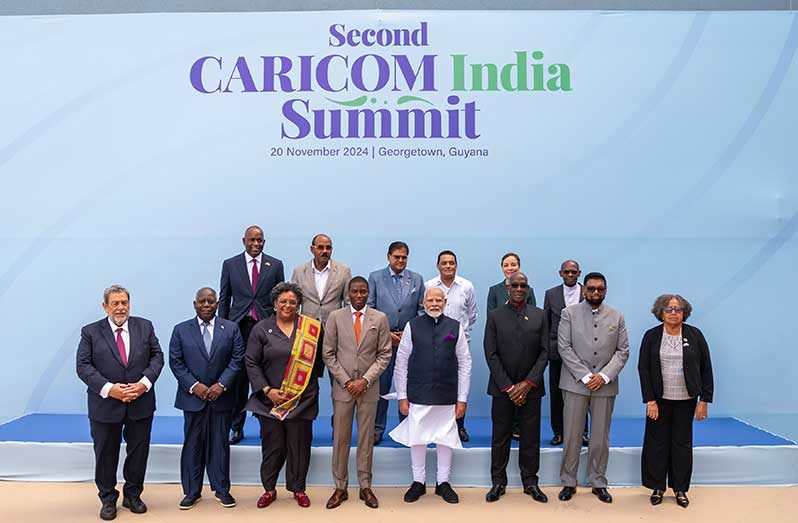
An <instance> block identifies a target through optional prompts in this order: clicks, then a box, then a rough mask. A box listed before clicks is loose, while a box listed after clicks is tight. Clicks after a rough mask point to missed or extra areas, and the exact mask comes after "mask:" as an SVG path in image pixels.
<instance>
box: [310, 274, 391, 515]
mask: <svg viewBox="0 0 798 523" xmlns="http://www.w3.org/2000/svg"><path fill="white" fill-rule="evenodd" d="M347 295H348V298H349V302H350V306H349V307H347V308H345V309H339V310H336V311H333V312H331V313H330V315H329V318H328V319H327V323H326V324H325V327H324V349H323V352H322V356H323V358H324V363H325V365H327V369H328V370H329V372H330V375H331V376H332V378H333V385H332V397H333V420H334V422H333V423H334V425H335V427H336V428H335V432H334V434H333V457H332V470H333V478H334V479H335V491H334V492H333V494H332V496H330V499H329V501H327V508H336V507H338V506H339V505H340V504H341V503H342V502H344V501H346V500H347V498H348V497H349V496H348V494H347V491H346V488H347V486H348V483H349V468H348V464H349V443H350V441H351V438H352V419H353V417H354V414H355V408H357V479H358V483H360V499H361V500H363V501H364V502H365V504H366V506H367V507H370V508H377V507H378V506H379V502H378V501H377V496H375V495H374V492H373V491H372V490H371V460H372V454H373V449H374V419H375V417H376V415H377V400H378V399H379V392H380V390H379V389H380V387H379V378H380V374H382V373H383V371H385V368H386V367H387V366H388V362H389V361H390V360H391V331H390V328H389V327H388V317H387V316H385V314H383V313H382V312H380V311H378V310H376V309H373V308H371V307H367V306H366V300H367V299H368V295H369V286H368V281H366V279H365V278H363V277H362V276H355V277H354V278H352V280H351V281H350V282H349V289H348V293H347Z"/></svg>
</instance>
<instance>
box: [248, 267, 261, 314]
mask: <svg viewBox="0 0 798 523" xmlns="http://www.w3.org/2000/svg"><path fill="white" fill-rule="evenodd" d="M259 276H260V273H259V272H258V260H256V259H254V258H253V259H252V295H253V297H254V295H255V289H257V288H258V277H259ZM249 314H250V315H251V316H252V319H253V320H255V321H258V313H257V311H255V304H254V303H253V304H252V310H251V311H250V312H249Z"/></svg>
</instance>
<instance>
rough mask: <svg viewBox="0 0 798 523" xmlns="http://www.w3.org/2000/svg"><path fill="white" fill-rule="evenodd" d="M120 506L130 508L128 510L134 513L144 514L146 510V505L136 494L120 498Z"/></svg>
mask: <svg viewBox="0 0 798 523" xmlns="http://www.w3.org/2000/svg"><path fill="white" fill-rule="evenodd" d="M122 506H123V507H125V508H127V509H130V511H131V512H132V513H134V514H144V513H145V512H147V505H145V504H144V502H143V501H141V498H140V497H138V496H136V497H133V496H130V497H124V498H122Z"/></svg>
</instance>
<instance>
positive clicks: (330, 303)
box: [291, 234, 352, 324]
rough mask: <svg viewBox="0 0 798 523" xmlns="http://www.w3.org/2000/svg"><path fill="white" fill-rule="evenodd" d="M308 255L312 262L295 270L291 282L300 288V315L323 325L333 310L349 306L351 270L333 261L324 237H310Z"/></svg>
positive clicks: (320, 235)
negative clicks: (310, 256)
mask: <svg viewBox="0 0 798 523" xmlns="http://www.w3.org/2000/svg"><path fill="white" fill-rule="evenodd" d="M310 252H311V254H313V259H312V260H310V261H309V262H307V263H303V264H302V265H300V266H299V267H296V268H295V269H294V272H293V273H292V274H291V281H292V282H294V283H296V284H297V285H299V287H300V288H301V289H302V314H304V315H305V316H310V317H311V318H315V319H317V320H319V321H321V322H322V324H323V323H324V322H326V321H327V317H328V316H329V315H330V313H331V312H332V311H334V310H338V309H340V308H341V307H345V306H346V305H347V304H348V303H349V298H348V297H347V293H346V286H347V284H348V283H349V280H351V279H352V271H350V270H349V267H347V266H346V265H344V264H343V263H340V262H338V261H336V260H333V259H332V252H333V245H332V240H331V239H330V237H329V236H327V235H326V234H317V235H316V236H314V237H313V240H312V241H311V242H310Z"/></svg>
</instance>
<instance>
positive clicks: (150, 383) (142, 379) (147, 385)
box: [139, 376, 152, 392]
mask: <svg viewBox="0 0 798 523" xmlns="http://www.w3.org/2000/svg"><path fill="white" fill-rule="evenodd" d="M139 383H143V384H144V386H145V387H147V392H149V391H150V389H151V388H152V382H151V381H150V380H149V379H148V378H147V376H143V377H142V378H141V379H140V380H139Z"/></svg>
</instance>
